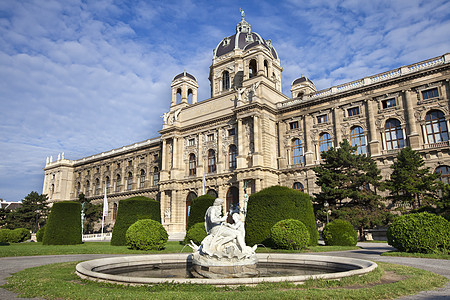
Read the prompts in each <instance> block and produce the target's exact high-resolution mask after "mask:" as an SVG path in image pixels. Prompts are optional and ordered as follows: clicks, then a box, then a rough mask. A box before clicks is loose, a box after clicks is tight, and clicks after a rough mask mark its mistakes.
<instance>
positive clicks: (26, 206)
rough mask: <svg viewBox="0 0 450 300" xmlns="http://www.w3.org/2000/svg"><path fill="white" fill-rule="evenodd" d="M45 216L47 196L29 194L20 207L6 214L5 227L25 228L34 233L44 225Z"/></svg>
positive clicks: (46, 212) (34, 193)
mask: <svg viewBox="0 0 450 300" xmlns="http://www.w3.org/2000/svg"><path fill="white" fill-rule="evenodd" d="M47 215H48V207H47V195H44V194H41V195H39V194H38V193H37V192H31V193H29V194H28V195H27V196H26V197H25V199H23V200H22V205H21V206H19V207H18V208H17V209H15V210H12V211H9V212H8V214H7V216H6V220H5V223H6V225H5V227H6V228H10V229H14V228H27V229H30V230H32V231H33V232H36V231H38V229H39V228H40V227H42V226H43V225H44V224H45V221H46V218H47Z"/></svg>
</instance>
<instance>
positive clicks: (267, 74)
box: [264, 60, 269, 77]
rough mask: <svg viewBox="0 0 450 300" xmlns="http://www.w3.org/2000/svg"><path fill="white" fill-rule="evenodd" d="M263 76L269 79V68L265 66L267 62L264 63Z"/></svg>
mask: <svg viewBox="0 0 450 300" xmlns="http://www.w3.org/2000/svg"><path fill="white" fill-rule="evenodd" d="M264 75H266V77H269V66H268V64H267V60H265V61H264Z"/></svg>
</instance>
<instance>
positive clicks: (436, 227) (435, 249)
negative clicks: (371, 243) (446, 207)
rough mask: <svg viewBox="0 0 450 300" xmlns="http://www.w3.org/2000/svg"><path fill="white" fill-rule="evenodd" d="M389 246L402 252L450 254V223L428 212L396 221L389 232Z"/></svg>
mask: <svg viewBox="0 0 450 300" xmlns="http://www.w3.org/2000/svg"><path fill="white" fill-rule="evenodd" d="M387 239H388V244H389V245H391V246H393V247H395V248H397V250H399V251H402V252H410V253H444V254H446V253H448V250H449V247H450V222H449V221H447V220H446V219H445V218H443V217H441V216H437V215H434V214H430V213H427V212H423V213H414V214H409V215H404V216H401V217H398V218H396V219H395V221H394V222H393V223H392V224H391V226H389V228H388V231H387Z"/></svg>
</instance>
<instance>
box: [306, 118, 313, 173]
mask: <svg viewBox="0 0 450 300" xmlns="http://www.w3.org/2000/svg"><path fill="white" fill-rule="evenodd" d="M311 122H312V117H311V116H309V115H305V117H304V124H305V125H304V126H305V127H304V128H305V149H304V151H305V165H307V166H308V165H312V164H314V145H313V144H312V141H311V128H312V124H311Z"/></svg>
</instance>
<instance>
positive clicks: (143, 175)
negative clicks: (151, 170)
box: [139, 170, 145, 188]
mask: <svg viewBox="0 0 450 300" xmlns="http://www.w3.org/2000/svg"><path fill="white" fill-rule="evenodd" d="M140 178H141V180H140V184H139V186H140V188H144V187H145V171H144V170H141V177H140Z"/></svg>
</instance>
